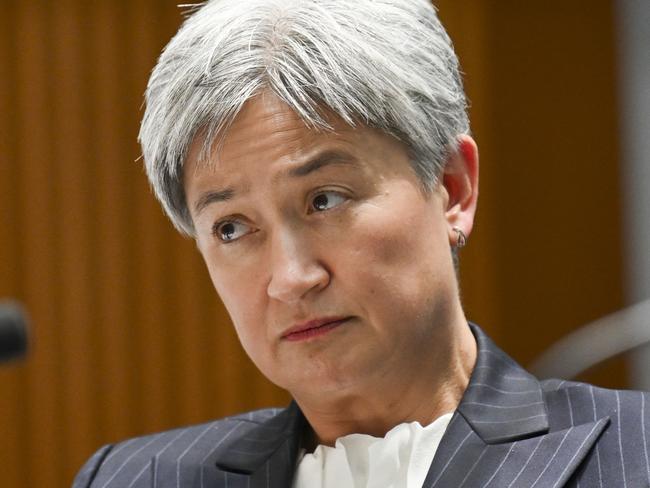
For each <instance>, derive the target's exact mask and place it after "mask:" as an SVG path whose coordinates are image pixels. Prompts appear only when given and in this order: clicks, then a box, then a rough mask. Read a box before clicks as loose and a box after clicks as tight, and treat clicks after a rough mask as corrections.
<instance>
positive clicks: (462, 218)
mask: <svg viewBox="0 0 650 488" xmlns="http://www.w3.org/2000/svg"><path fill="white" fill-rule="evenodd" d="M441 184H442V190H443V192H446V194H447V205H446V209H445V218H446V220H447V223H448V227H449V229H448V233H449V242H450V243H451V244H452V245H455V244H456V241H457V239H458V236H457V233H456V232H455V231H454V230H453V228H454V227H456V228H458V229H460V230H461V231H463V233H464V234H465V235H466V236H469V235H470V233H471V232H472V227H473V225H474V214H475V213H476V202H477V199H478V147H477V146H476V142H474V139H472V138H471V137H470V136H468V135H461V136H459V137H458V139H457V149H456V150H455V151H454V152H452V153H451V154H450V155H449V159H448V160H447V163H446V166H445V170H444V172H443V174H442V181H441Z"/></svg>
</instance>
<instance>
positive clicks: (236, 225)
mask: <svg viewBox="0 0 650 488" xmlns="http://www.w3.org/2000/svg"><path fill="white" fill-rule="evenodd" d="M250 232H252V229H251V227H250V226H249V225H246V224H244V223H242V222H238V221H237V220H226V221H224V222H217V223H216V224H214V227H213V228H212V233H213V234H214V235H215V236H216V237H217V239H219V240H220V241H222V242H225V243H228V242H232V241H236V240H237V239H239V238H240V237H243V236H245V235H246V234H249V233H250Z"/></svg>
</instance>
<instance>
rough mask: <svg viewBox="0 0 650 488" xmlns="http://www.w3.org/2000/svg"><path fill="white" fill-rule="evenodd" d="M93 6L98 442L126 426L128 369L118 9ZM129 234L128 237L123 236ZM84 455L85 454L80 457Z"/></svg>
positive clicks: (126, 231) (107, 4)
mask: <svg viewBox="0 0 650 488" xmlns="http://www.w3.org/2000/svg"><path fill="white" fill-rule="evenodd" d="M120 3H121V2H106V1H102V2H97V4H96V6H95V8H93V9H92V10H91V11H90V20H89V28H88V31H89V32H88V34H89V37H88V43H89V46H90V50H89V53H88V55H89V59H88V63H89V65H90V72H91V75H90V80H91V83H92V87H93V90H94V94H93V103H92V107H93V110H92V116H91V128H92V132H93V134H91V140H92V141H93V147H92V148H91V151H90V155H91V158H92V160H91V161H89V164H92V165H93V166H94V167H95V171H96V174H97V182H96V192H97V195H96V198H97V209H96V215H97V224H98V225H97V249H96V252H97V254H98V258H99V267H98V272H97V280H98V282H99V294H100V295H99V303H98V313H97V314H96V326H97V328H98V332H99V336H100V344H101V350H99V351H97V355H98V368H99V371H97V373H96V374H97V376H98V379H99V380H100V381H99V382H98V383H99V385H101V388H100V389H99V391H97V392H96V394H97V395H98V399H99V402H98V405H97V406H98V408H99V409H100V410H99V412H100V415H98V418H97V419H96V420H97V421H98V423H99V424H100V425H101V436H102V440H103V442H107V441H108V440H109V439H111V440H114V439H117V438H121V437H122V436H124V435H126V433H127V432H129V431H131V429H132V428H133V423H134V421H133V418H134V417H135V416H136V415H134V411H133V409H134V399H133V398H132V393H133V391H132V390H133V385H132V383H133V381H132V376H133V374H134V373H133V366H134V365H133V363H132V357H131V354H130V342H131V338H130V337H129V328H130V327H132V326H133V319H132V318H131V317H130V316H129V315H130V309H129V288H130V284H129V283H128V276H129V271H128V257H127V255H128V253H129V251H128V249H129V244H128V239H129V237H130V231H129V228H128V219H127V218H126V217H127V216H128V213H129V209H128V206H127V201H128V188H129V183H128V179H129V178H130V177H131V176H132V175H131V174H130V173H128V172H127V171H126V170H125V161H124V158H125V151H124V149H123V146H124V144H125V141H123V140H122V139H123V136H124V134H123V130H122V125H123V122H124V121H123V119H122V117H121V116H120V115H121V111H122V110H123V107H122V103H123V102H122V100H121V94H122V93H123V87H122V86H121V83H122V82H121V78H120V77H121V72H122V66H123V64H122V62H123V58H124V56H126V55H127V53H125V52H121V51H120V50H119V47H120V45H119V44H118V38H119V36H120V30H119V26H120V22H121V19H120V18H119V12H118V10H117V7H118V4H120ZM131 232H132V231H131ZM87 455H89V453H86V456H87Z"/></svg>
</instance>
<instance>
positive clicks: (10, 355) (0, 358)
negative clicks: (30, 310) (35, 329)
mask: <svg viewBox="0 0 650 488" xmlns="http://www.w3.org/2000/svg"><path fill="white" fill-rule="evenodd" d="M26 352H27V318H26V315H25V312H24V310H23V308H22V307H21V306H20V305H18V304H17V303H15V302H9V301H5V302H0V362H4V361H8V360H10V359H17V358H20V357H22V356H24V355H25V353H26Z"/></svg>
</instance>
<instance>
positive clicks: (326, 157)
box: [194, 150, 357, 215]
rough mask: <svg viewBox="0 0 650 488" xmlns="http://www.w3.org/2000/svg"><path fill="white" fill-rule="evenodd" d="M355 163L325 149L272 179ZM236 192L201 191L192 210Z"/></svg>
mask: <svg viewBox="0 0 650 488" xmlns="http://www.w3.org/2000/svg"><path fill="white" fill-rule="evenodd" d="M356 163H357V160H356V159H355V158H354V157H353V156H351V155H350V154H347V153H345V152H342V151H336V150H326V151H323V152H322V153H320V154H317V155H316V156H315V157H314V158H312V159H310V160H309V161H307V162H305V163H303V164H301V165H299V166H296V167H294V168H291V169H289V170H287V171H283V172H282V173H280V174H278V175H276V176H275V177H274V178H273V181H274V182H276V180H278V179H279V178H281V177H283V176H285V175H288V176H290V177H292V178H301V177H305V176H307V175H310V174H312V173H314V172H316V171H318V170H319V169H322V168H324V167H326V166H331V165H334V164H346V165H348V164H350V165H354V164H356ZM236 193H237V192H236V191H235V189H234V188H224V189H222V190H212V191H207V192H205V193H203V194H202V195H201V196H200V197H199V198H198V200H197V201H196V203H195V204H194V211H195V212H196V213H197V215H198V214H199V213H201V212H202V211H203V210H204V209H205V208H206V207H207V206H209V205H211V204H213V203H219V202H227V201H228V200H232V199H233V198H234V197H235V195H236Z"/></svg>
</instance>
